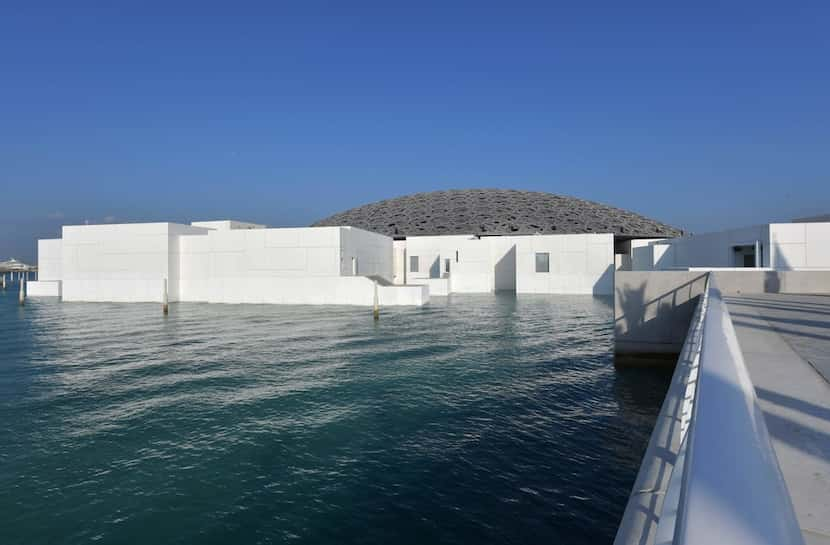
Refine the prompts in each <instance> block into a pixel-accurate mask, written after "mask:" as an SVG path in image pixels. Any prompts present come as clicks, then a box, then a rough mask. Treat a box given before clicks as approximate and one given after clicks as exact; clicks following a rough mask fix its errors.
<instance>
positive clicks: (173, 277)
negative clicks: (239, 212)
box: [29, 189, 682, 305]
mask: <svg viewBox="0 0 830 545" xmlns="http://www.w3.org/2000/svg"><path fill="white" fill-rule="evenodd" d="M349 225H351V226H353V227H346V226H349ZM680 234H682V232H681V231H679V230H677V229H675V228H673V227H671V226H668V225H665V224H662V223H660V222H657V221H654V220H651V219H649V218H645V217H643V216H640V215H639V214H635V213H633V212H628V211H625V210H621V209H618V208H613V207H609V206H606V205H602V204H598V203H593V202H590V201H584V200H580V199H574V198H571V197H563V196H560V195H552V194H549V193H539V192H527V191H515V190H498V189H484V190H449V191H437V192H432V193H421V194H415V195H408V196H405V197H399V198H396V199H390V200H387V201H379V202H377V203H373V204H369V205H366V206H361V207H358V208H355V209H352V210H348V211H346V212H343V213H340V214H336V215H334V216H331V217H330V218H326V219H325V220H321V221H320V222H318V223H316V224H315V226H312V227H303V228H287V229H269V228H265V227H264V226H262V225H257V224H252V223H244V222H237V221H210V222H194V223H192V224H190V225H181V224H175V223H147V224H124V225H94V226H66V227H64V228H63V233H62V238H60V239H55V240H41V241H39V244H38V260H39V266H40V276H39V278H38V282H32V283H30V285H29V295H31V296H38V295H51V296H62V297H63V300H64V301H153V302H159V301H162V299H163V297H164V294H165V286H166V292H167V297H168V300H169V301H170V302H177V301H201V302H209V303H296V304H351V305H372V304H373V301H374V297H375V289H377V292H378V299H379V303H380V304H381V305H423V304H424V303H426V302H427V301H428V300H429V298H430V297H431V296H433V297H434V296H446V295H450V294H453V293H492V292H496V291H510V292H515V293H519V294H525V293H536V294H587V295H611V294H612V293H613V291H614V270H615V257H616V260H622V258H626V259H627V260H628V261H630V257H627V255H628V254H630V246H631V245H632V244H633V243H635V242H636V241H637V239H641V238H650V239H656V238H665V237H671V236H677V235H680ZM615 252H616V253H617V254H626V255H618V256H615ZM376 286H377V288H376Z"/></svg>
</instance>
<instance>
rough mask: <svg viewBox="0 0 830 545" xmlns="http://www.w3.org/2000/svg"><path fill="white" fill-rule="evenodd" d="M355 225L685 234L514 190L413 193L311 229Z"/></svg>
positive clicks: (624, 235)
mask: <svg viewBox="0 0 830 545" xmlns="http://www.w3.org/2000/svg"><path fill="white" fill-rule="evenodd" d="M334 225H351V226H352V227H359V228H360V229H365V230H367V231H373V232H375V233H380V234H383V235H386V236H389V237H392V238H395V239H403V238H406V237H411V236H441V235H479V236H491V235H538V234H542V235H573V234H590V233H611V234H613V235H614V236H615V238H616V239H617V240H618V241H620V240H627V239H632V238H672V237H678V236H681V235H682V234H683V231H681V230H680V229H677V228H676V227H672V226H671V225H666V224H665V223H661V222H659V221H655V220H653V219H649V218H646V217H644V216H641V215H639V214H635V213H634V212H629V211H628V210H622V209H620V208H614V207H611V206H607V205H604V204H599V203H595V202H591V201H585V200H582V199H576V198H574V197H566V196H562V195H554V194H552V193H543V192H539V191H517V190H514V189H452V190H448V191H433V192H430V193H415V194H413V195H407V196H404V197H397V198H395V199H388V200H383V201H378V202H375V203H371V204H367V205H364V206H359V207H357V208H352V209H350V210H346V211H345V212H340V213H338V214H334V215H333V216H330V217H328V218H325V219H322V220H320V221H318V222H316V223H314V224H313V225H312V226H315V227H317V226H334Z"/></svg>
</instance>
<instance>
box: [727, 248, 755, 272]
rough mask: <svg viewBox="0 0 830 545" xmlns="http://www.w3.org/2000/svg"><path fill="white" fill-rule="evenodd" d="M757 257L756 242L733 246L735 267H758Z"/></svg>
mask: <svg viewBox="0 0 830 545" xmlns="http://www.w3.org/2000/svg"><path fill="white" fill-rule="evenodd" d="M757 257H758V256H757V254H756V253H755V245H754V244H746V245H743V246H733V247H732V266H733V267H752V268H754V267H758V266H759V264H758V261H757Z"/></svg>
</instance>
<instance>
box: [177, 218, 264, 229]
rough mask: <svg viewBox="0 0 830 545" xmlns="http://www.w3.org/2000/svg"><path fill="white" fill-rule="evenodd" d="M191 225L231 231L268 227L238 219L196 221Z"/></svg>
mask: <svg viewBox="0 0 830 545" xmlns="http://www.w3.org/2000/svg"><path fill="white" fill-rule="evenodd" d="M190 225H192V226H193V227H203V228H206V229H214V230H218V231H230V230H232V229H266V228H267V226H266V225H260V224H258V223H248V222H246V221H236V220H219V221H194V222H192V223H191V224H190Z"/></svg>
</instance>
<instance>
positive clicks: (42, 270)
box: [37, 238, 63, 280]
mask: <svg viewBox="0 0 830 545" xmlns="http://www.w3.org/2000/svg"><path fill="white" fill-rule="evenodd" d="M62 264H63V250H62V242H61V239H59V238H51V239H43V240H38V241H37V278H38V280H60V279H62V278H63V266H62Z"/></svg>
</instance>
